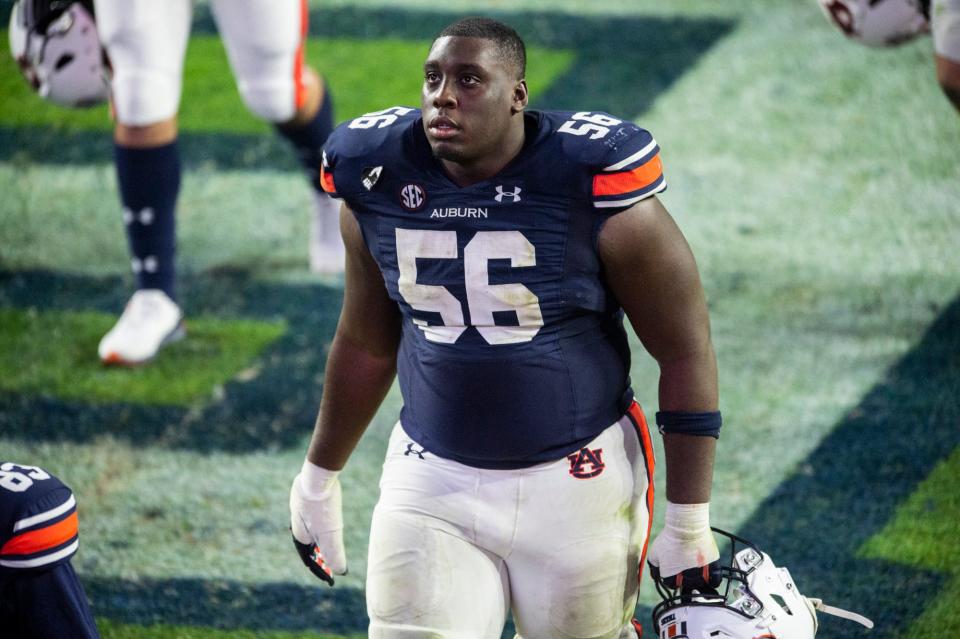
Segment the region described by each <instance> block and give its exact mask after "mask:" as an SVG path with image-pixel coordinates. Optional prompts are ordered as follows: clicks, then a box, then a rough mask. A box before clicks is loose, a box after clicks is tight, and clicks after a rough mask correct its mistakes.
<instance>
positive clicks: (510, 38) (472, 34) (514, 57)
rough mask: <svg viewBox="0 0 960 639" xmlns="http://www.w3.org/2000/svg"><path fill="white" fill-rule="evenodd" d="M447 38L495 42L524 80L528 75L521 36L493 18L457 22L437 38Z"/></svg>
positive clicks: (519, 76) (476, 17)
mask: <svg viewBox="0 0 960 639" xmlns="http://www.w3.org/2000/svg"><path fill="white" fill-rule="evenodd" d="M446 37H455V38H484V39H486V40H493V42H495V43H496V45H497V48H498V49H499V50H500V57H501V59H503V60H505V61H507V62H508V63H510V64H513V65H514V66H515V67H516V68H517V71H518V73H519V75H518V76H517V77H518V78H523V77H524V76H526V73H527V47H526V45H524V44H523V40H522V39H521V38H520V35H519V34H518V33H517V32H516V31H514V30H513V28H511V27H510V26H508V25H506V24H504V23H502V22H500V21H498V20H493V19H492V18H481V17H479V16H473V17H470V18H463V19H462V20H457V21H456V22H454V23H453V24H450V25H448V26H447V27H446V28H445V29H444V30H443V31H441V32H440V34H439V35H438V36H437V37H436V40H439V39H440V38H446Z"/></svg>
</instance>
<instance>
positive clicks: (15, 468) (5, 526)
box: [0, 462, 79, 570]
mask: <svg viewBox="0 0 960 639" xmlns="http://www.w3.org/2000/svg"><path fill="white" fill-rule="evenodd" d="M78 545H79V536H78V527H77V502H76V499H74V496H73V492H72V491H71V490H70V489H69V488H68V487H67V486H65V485H64V484H63V483H62V482H61V481H60V480H59V479H57V478H56V477H54V476H53V475H51V474H50V473H48V472H46V471H44V470H43V469H41V468H38V467H36V466H26V465H23V464H15V463H12V462H2V463H0V569H15V570H16V569H33V568H39V567H44V568H45V567H49V566H52V565H55V564H59V563H63V562H66V561H69V559H70V557H72V556H73V554H74V553H75V552H76V551H77V547H78Z"/></svg>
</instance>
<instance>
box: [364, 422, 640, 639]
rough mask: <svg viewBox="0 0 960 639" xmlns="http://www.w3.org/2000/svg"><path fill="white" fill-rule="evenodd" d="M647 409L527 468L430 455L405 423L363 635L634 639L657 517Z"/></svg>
mask: <svg viewBox="0 0 960 639" xmlns="http://www.w3.org/2000/svg"><path fill="white" fill-rule="evenodd" d="M653 463H654V460H653V449H652V447H651V445H650V435H649V432H648V430H647V426H646V422H645V420H644V418H643V413H642V412H641V411H640V407H639V406H638V405H637V404H634V405H633V407H632V408H631V409H630V411H629V412H628V413H627V414H626V415H625V416H624V417H623V418H621V419H620V420H619V421H618V422H617V423H615V424H613V425H612V426H610V427H609V428H607V429H606V430H604V431H603V432H602V433H601V434H600V435H599V436H598V437H597V438H596V439H594V440H593V441H591V442H590V443H589V444H587V445H585V446H584V447H583V448H582V449H581V450H580V451H579V452H577V453H574V454H572V455H570V456H568V457H566V458H563V459H559V460H557V461H554V462H549V463H544V464H539V465H537V466H533V467H530V468H523V469H520V470H484V469H479V468H474V467H471V466H466V465H463V464H460V463H457V462H455V461H451V460H448V459H443V458H439V457H436V456H434V455H432V454H430V453H429V452H424V451H423V448H422V447H421V446H419V445H418V444H417V443H416V442H414V441H413V440H412V439H410V437H409V436H408V435H407V434H406V432H404V430H403V428H402V427H401V425H400V424H399V423H398V424H397V425H396V426H395V427H394V430H393V433H392V435H391V437H390V444H389V447H388V449H387V455H386V461H385V462H384V467H383V476H382V478H381V480H380V501H379V502H378V503H377V506H376V508H375V509H374V512H373V523H372V528H371V532H370V552H369V562H368V568H367V613H368V614H369V616H370V629H369V636H370V637H373V638H382V639H400V638H403V639H417V638H426V637H431V638H433V637H443V638H445V639H446V638H450V639H453V638H463V639H468V638H469V639H483V638H488V637H489V638H490V639H497V638H499V637H500V633H501V632H502V630H503V625H504V622H505V621H506V616H507V611H508V610H512V611H513V618H514V622H515V624H516V627H517V633H518V636H519V637H522V638H523V639H541V638H542V639H548V638H549V639H563V638H568V637H569V638H571V639H572V638H576V639H586V638H588V637H589V638H601V637H603V638H626V637H631V638H633V639H636V637H637V632H636V631H635V630H634V629H633V626H632V624H631V619H632V616H633V610H634V607H635V605H636V599H637V584H638V579H639V570H640V567H641V566H642V565H643V559H644V555H645V554H646V547H647V538H648V536H649V533H650V519H651V514H652V511H653V484H652V476H653Z"/></svg>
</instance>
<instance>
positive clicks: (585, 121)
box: [557, 111, 623, 140]
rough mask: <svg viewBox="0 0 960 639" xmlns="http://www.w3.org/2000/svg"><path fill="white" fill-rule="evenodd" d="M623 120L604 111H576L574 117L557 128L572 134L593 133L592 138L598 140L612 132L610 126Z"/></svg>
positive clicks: (561, 131)
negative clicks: (604, 113)
mask: <svg viewBox="0 0 960 639" xmlns="http://www.w3.org/2000/svg"><path fill="white" fill-rule="evenodd" d="M621 122H623V120H618V119H616V118H612V117H610V116H609V115H603V114H602V113H590V112H589V111H580V112H578V113H574V114H573V117H572V118H570V119H569V120H567V121H566V122H564V123H563V124H562V125H560V128H559V129H557V130H558V131H560V133H570V134H572V135H586V134H588V133H593V135H591V136H590V139H591V140H596V139H598V138H602V137H604V136H605V135H607V134H608V133H610V127H612V126H617V125H618V124H620V123H621Z"/></svg>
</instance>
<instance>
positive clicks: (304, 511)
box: [290, 205, 400, 586]
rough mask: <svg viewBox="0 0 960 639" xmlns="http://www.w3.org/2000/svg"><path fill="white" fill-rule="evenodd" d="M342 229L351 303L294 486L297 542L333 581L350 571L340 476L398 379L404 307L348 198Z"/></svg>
mask: <svg viewBox="0 0 960 639" xmlns="http://www.w3.org/2000/svg"><path fill="white" fill-rule="evenodd" d="M340 230H341V234H342V235H343V239H344V245H345V247H346V250H347V254H346V264H345V271H344V278H345V279H344V301H343V308H342V310H341V312H340V321H339V323H338V324H337V331H336V334H335V335H334V338H333V344H332V345H331V347H330V354H329V356H328V357H327V367H326V374H325V378H324V388H323V398H322V400H321V402H320V414H319V415H318V417H317V422H316V425H315V427H314V432H313V438H312V439H311V442H310V448H309V451H308V453H307V459H306V461H305V462H304V464H303V468H302V469H301V471H300V474H299V475H297V476H296V478H294V480H293V486H292V487H291V489H290V529H291V532H292V533H293V542H294V546H295V547H296V549H297V552H298V553H299V555H300V558H301V560H302V561H303V563H304V565H306V566H307V568H309V569H310V571H311V572H312V573H313V574H314V575H315V576H316V577H318V578H319V579H322V580H323V581H325V582H327V583H328V584H329V585H331V586H332V585H333V583H334V578H333V575H334V574H340V575H342V574H346V572H347V556H346V550H345V548H344V544H343V509H342V506H341V496H340V482H339V479H338V475H339V472H340V470H341V469H342V468H343V466H344V465H345V464H346V463H347V458H349V457H350V453H351V452H353V449H354V448H355V447H356V445H357V442H358V441H359V439H360V436H361V435H362V434H363V432H364V430H366V428H367V425H368V424H369V423H370V420H371V419H372V418H373V415H374V414H375V413H376V411H377V408H379V406H380V403H381V402H382V401H383V398H384V396H385V395H386V394H387V391H388V390H389V389H390V385H391V384H392V383H393V378H394V375H395V374H396V359H397V345H398V343H399V339H400V324H399V314H398V312H397V309H396V306H395V305H394V304H393V302H391V301H390V299H389V298H388V297H387V292H386V289H385V287H384V282H383V277H382V276H381V275H380V270H379V269H378V268H377V265H376V264H375V263H374V261H373V258H372V257H371V256H370V253H369V251H368V250H367V247H366V246H365V245H364V243H363V237H362V235H361V233H360V227H359V225H358V224H357V221H356V218H355V217H354V214H353V211H351V210H350V209H349V208H348V207H347V206H346V205H343V206H342V208H341V210H340Z"/></svg>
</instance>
